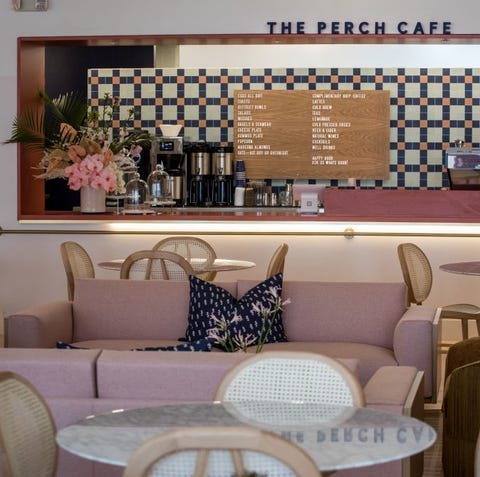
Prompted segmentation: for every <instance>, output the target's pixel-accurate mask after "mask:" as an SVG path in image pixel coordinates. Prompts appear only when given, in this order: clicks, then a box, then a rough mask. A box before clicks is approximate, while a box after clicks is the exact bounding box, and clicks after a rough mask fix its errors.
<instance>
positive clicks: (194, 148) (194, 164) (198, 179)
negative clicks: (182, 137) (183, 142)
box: [186, 141, 213, 207]
mask: <svg viewBox="0 0 480 477" xmlns="http://www.w3.org/2000/svg"><path fill="white" fill-rule="evenodd" d="M186 151H187V152H186V154H187V160H188V172H189V173H188V203H189V205H192V206H195V207H208V206H211V205H212V203H213V197H212V173H211V158H210V146H209V145H208V144H207V143H205V142H203V141H199V142H194V143H191V144H190V145H189V146H188V148H187V149H186Z"/></svg>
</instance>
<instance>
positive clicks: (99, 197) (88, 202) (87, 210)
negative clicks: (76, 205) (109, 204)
mask: <svg viewBox="0 0 480 477" xmlns="http://www.w3.org/2000/svg"><path fill="white" fill-rule="evenodd" d="M105 195H106V192H105V189H94V188H93V187H90V186H84V187H82V188H81V189H80V212H82V213H84V214H101V213H102V212H105V211H106V207H105Z"/></svg>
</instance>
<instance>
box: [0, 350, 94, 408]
mask: <svg viewBox="0 0 480 477" xmlns="http://www.w3.org/2000/svg"><path fill="white" fill-rule="evenodd" d="M75 351H77V352H76V353H66V352H65V350H61V349H16V348H0V370H2V371H12V372H14V373H18V374H21V375H22V376H24V377H25V378H27V379H28V380H29V381H30V382H31V383H32V384H33V385H34V386H35V387H36V388H37V389H38V390H39V391H40V392H41V393H42V394H43V395H44V396H45V397H46V398H49V397H51V396H55V397H62V398H92V397H95V396H96V395H97V384H96V376H95V366H96V360H97V358H98V356H99V354H100V350H98V349H97V350H93V349H92V350H75Z"/></svg>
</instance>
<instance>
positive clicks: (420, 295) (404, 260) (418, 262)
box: [397, 243, 480, 352]
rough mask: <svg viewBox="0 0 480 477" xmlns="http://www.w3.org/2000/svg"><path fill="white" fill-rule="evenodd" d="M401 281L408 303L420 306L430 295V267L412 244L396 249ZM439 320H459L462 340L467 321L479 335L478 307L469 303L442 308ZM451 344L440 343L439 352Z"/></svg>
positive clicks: (479, 312)
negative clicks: (473, 323) (403, 283)
mask: <svg viewBox="0 0 480 477" xmlns="http://www.w3.org/2000/svg"><path fill="white" fill-rule="evenodd" d="M397 252H398V258H399V260H400V267H401V269H402V274H403V279H404V281H405V284H406V285H407V290H408V300H409V303H412V304H417V305H421V304H422V303H423V302H424V301H425V300H426V299H427V298H428V295H429V294H430V291H431V289H432V283H433V274H432V267H431V265H430V262H429V260H428V258H427V256H426V255H425V253H424V252H423V250H422V249H421V248H420V247H418V246H417V245H415V244H413V243H402V244H400V245H399V246H398V247H397ZM440 319H449V320H459V321H460V322H461V325H462V339H463V340H466V339H468V321H469V320H475V322H476V324H477V331H478V334H479V335H480V307H478V306H476V305H472V304H469V303H458V304H453V305H446V306H442V311H441V314H440ZM450 345H451V343H449V342H446V341H441V342H440V351H442V352H446V350H447V349H448V347H449V346H450Z"/></svg>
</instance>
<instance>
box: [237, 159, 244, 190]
mask: <svg viewBox="0 0 480 477" xmlns="http://www.w3.org/2000/svg"><path fill="white" fill-rule="evenodd" d="M245 184H246V175H245V161H244V160H242V159H237V161H236V163H235V187H245Z"/></svg>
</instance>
